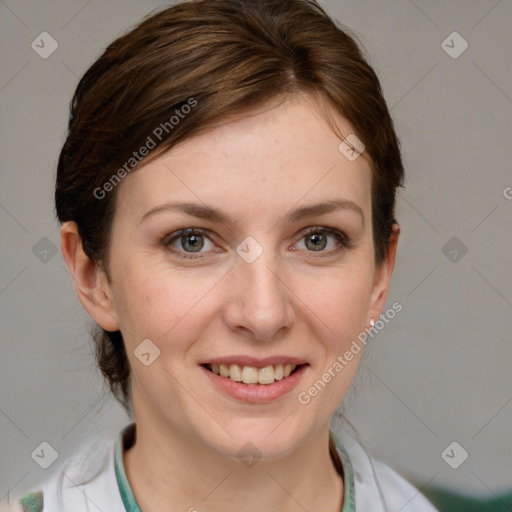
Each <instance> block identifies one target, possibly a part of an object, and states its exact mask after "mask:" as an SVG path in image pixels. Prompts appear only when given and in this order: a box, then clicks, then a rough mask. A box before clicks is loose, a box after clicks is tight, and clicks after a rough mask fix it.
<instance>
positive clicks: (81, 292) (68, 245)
mask: <svg viewBox="0 0 512 512" xmlns="http://www.w3.org/2000/svg"><path fill="white" fill-rule="evenodd" d="M61 249H62V255H63V257H64V260H65V261H66V264H67V266H68V268H69V271H70V272H71V276H72V277H73V281H74V283H75V289H76V292H77V295H78V298H79V299H80V302H81V303H82V306H83V307H84V309H85V310H86V311H87V313H88V314H89V315H90V317H91V318H92V319H93V320H94V321H95V322H96V323H97V324H98V325H99V326H100V327H102V328H103V329H105V330H107V331H117V330H119V322H118V321H117V319H116V315H115V310H114V304H113V301H112V293H111V290H110V286H109V284H108V280H107V279H106V276H105V273H104V271H103V270H102V269H101V268H100V266H99V265H98V264H97V263H96V262H94V261H93V260H91V258H89V256H87V254H86V253H85V252H84V249H83V245H82V240H81V238H80V235H79V233H78V227H77V225H76V223H75V222H72V221H68V222H64V223H63V224H62V227H61Z"/></svg>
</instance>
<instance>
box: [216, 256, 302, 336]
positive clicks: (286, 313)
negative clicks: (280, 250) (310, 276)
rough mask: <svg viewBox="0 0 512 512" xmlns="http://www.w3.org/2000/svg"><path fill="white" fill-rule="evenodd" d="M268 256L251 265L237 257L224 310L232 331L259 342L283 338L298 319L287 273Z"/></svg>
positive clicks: (260, 257)
mask: <svg viewBox="0 0 512 512" xmlns="http://www.w3.org/2000/svg"><path fill="white" fill-rule="evenodd" d="M267 254H268V253H267ZM267 254H266V251H264V252H263V254H261V255H260V256H259V257H258V258H257V259H256V260H255V261H253V262H252V263H247V262H246V261H244V260H243V259H242V258H237V261H236V263H235V268H233V270H232V272H231V273H230V277H229V278H228V279H229V285H228V287H229V301H228V304H227V305H226V308H225V310H224V312H225V321H226V322H227V324H228V326H229V328H230V329H231V330H233V331H237V332H238V333H239V334H243V335H244V336H247V337H250V338H252V339H256V340H259V341H271V340H274V339H276V338H277V337H279V336H282V335H283V334H284V333H285V332H286V331H289V330H290V328H291V326H292V324H293V321H294V319H295V312H294V308H293V292H292V291H291V289H290V288H291V287H290V283H287V282H286V273H285V272H284V271H283V268H282V266H279V264H278V262H276V260H275V259H274V258H272V257H270V256H267Z"/></svg>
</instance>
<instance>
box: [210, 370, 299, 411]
mask: <svg viewBox="0 0 512 512" xmlns="http://www.w3.org/2000/svg"><path fill="white" fill-rule="evenodd" d="M307 367H308V365H307V364H303V365H301V366H300V367H299V369H298V370H296V371H295V372H294V373H292V374H291V375H290V376H289V377H286V378H284V379H281V380H276V381H275V382H274V383H273V384H244V383H243V382H236V381H234V380H231V379H230V378H229V377H221V376H220V375H217V374H216V373H213V372H211V371H210V370H208V369H206V368H205V367H204V366H201V367H200V368H201V369H202V370H203V372H205V373H206V376H207V377H208V378H209V379H210V380H211V382H212V383H213V384H214V385H215V386H217V388H219V389H220V390H221V391H223V392H224V393H226V394H228V395H229V396H231V397H233V398H236V399H237V400H241V401H242V402H249V403H254V404H256V403H267V402H272V401H273V400H277V399H278V398H281V397H282V396H284V395H286V394H287V393H289V392H290V391H292V390H293V389H294V388H296V387H297V386H298V384H299V382H300V380H301V379H302V376H303V375H304V373H305V372H306V369H307Z"/></svg>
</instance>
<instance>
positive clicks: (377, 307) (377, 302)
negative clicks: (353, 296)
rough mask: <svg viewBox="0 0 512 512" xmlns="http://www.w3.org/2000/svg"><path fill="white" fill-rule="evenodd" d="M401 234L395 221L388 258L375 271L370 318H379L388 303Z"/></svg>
mask: <svg viewBox="0 0 512 512" xmlns="http://www.w3.org/2000/svg"><path fill="white" fill-rule="evenodd" d="M399 236H400V226H399V225H398V223H395V224H393V230H392V232H391V235H390V237H389V245H388V250H387V254H386V258H385V259H384V261H383V262H382V263H381V264H380V266H379V267H378V268H377V270H376V272H375V279H374V283H373V291H372V295H371V300H370V308H369V312H368V316H369V318H373V319H377V318H379V317H380V315H381V313H382V310H383V309H384V306H385V304H386V300H387V297H388V292H389V287H390V285H391V276H392V275H393V270H394V268H395V260H396V249H397V246H398V238H399Z"/></svg>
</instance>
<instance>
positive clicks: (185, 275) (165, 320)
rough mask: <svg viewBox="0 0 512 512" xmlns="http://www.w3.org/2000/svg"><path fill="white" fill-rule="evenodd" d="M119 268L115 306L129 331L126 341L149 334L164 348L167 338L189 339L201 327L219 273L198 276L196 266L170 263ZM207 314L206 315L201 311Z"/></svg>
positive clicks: (146, 336)
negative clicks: (175, 266) (181, 268)
mask: <svg viewBox="0 0 512 512" xmlns="http://www.w3.org/2000/svg"><path fill="white" fill-rule="evenodd" d="M125 269H126V270H125V271H123V272H121V271H120V272H119V274H118V276H117V279H118V281H117V282H118V283H119V286H118V288H117V291H118V293H117V294H116V310H117V311H118V316H119V319H120V322H121V325H122V326H123V327H125V331H126V333H127V336H126V338H127V339H126V342H127V344H132V345H133V344H137V343H138V342H140V341H141V340H142V339H146V338H149V339H151V340H153V341H154V342H155V343H156V344H157V345H158V346H160V347H161V348H164V347H165V344H166V343H168V340H173V345H179V342H180V340H183V343H186V340H187V339H189V338H191V337H192V336H193V334H194V331H197V330H199V328H200V324H199V320H200V318H201V316H199V315H198V312H200V311H202V310H203V309H204V307H205V304H206V302H207V301H205V303H204V304H203V299H205V298H206V296H207V295H208V293H209V292H211V290H212V288H213V287H214V285H215V283H216V282H217V281H218V277H216V276H214V275H210V276H205V274H204V273H202V274H201V275H200V276H199V275H198V277H197V278H194V276H193V275H192V273H193V270H190V269H188V270H185V271H183V272H176V271H171V270H170V269H169V268H168V266H167V267H165V266H162V265H153V266H151V265H148V264H147V262H145V264H143V262H142V261H141V262H140V264H133V263H132V264H131V265H130V266H126V267H125ZM202 316H203V317H205V315H204V314H203V315H202Z"/></svg>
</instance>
